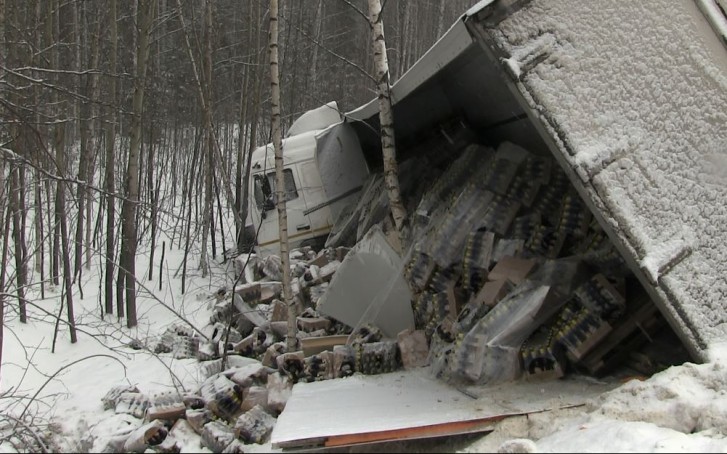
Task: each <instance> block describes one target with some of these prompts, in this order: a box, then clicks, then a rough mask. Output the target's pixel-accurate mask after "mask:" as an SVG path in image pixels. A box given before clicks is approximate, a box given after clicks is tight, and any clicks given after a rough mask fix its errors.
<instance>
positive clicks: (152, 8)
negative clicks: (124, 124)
mask: <svg viewBox="0 0 727 454" xmlns="http://www.w3.org/2000/svg"><path fill="white" fill-rule="evenodd" d="M155 12H156V0H138V3H137V23H138V24H139V25H138V32H137V48H136V68H135V69H136V73H135V77H134V98H133V101H132V118H131V142H130V145H129V161H128V166H127V169H126V181H125V186H126V197H125V198H124V202H123V205H122V209H121V222H122V243H121V258H120V260H119V281H121V282H123V283H124V284H125V285H124V290H125V292H126V316H127V320H126V325H127V326H128V327H129V328H131V327H134V326H136V324H137V319H136V275H135V273H136V248H137V233H136V210H137V205H138V203H139V154H140V148H141V132H142V122H141V117H142V111H143V107H144V90H145V82H146V68H147V62H148V59H149V41H150V35H151V28H152V22H153V20H154V13H155ZM119 315H120V314H119Z"/></svg>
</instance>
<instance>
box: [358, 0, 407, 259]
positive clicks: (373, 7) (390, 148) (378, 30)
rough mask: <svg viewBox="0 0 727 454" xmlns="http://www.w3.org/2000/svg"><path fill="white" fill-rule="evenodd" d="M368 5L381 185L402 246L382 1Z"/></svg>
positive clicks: (401, 210)
mask: <svg viewBox="0 0 727 454" xmlns="http://www.w3.org/2000/svg"><path fill="white" fill-rule="evenodd" d="M368 6H369V16H368V17H369V22H370V23H371V27H372V32H373V33H372V39H373V51H374V73H375V74H374V77H375V79H376V86H377V90H378V93H379V123H380V125H381V152H382V154H383V159H384V184H385V187H386V192H387V194H388V196H389V207H390V209H391V215H392V217H393V219H394V224H395V225H396V230H397V232H398V234H399V240H400V242H401V244H402V246H403V245H404V241H405V236H406V232H405V229H406V225H407V214H406V209H405V208H404V203H403V202H402V199H401V190H400V189H399V169H398V164H397V162H396V144H395V136H394V113H393V110H392V108H391V83H390V80H389V63H388V58H387V55H386V40H385V39H384V23H383V21H382V19H381V2H380V1H379V0H368Z"/></svg>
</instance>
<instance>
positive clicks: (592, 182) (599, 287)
mask: <svg viewBox="0 0 727 454" xmlns="http://www.w3.org/2000/svg"><path fill="white" fill-rule="evenodd" d="M709 3H710V2H709V1H699V2H680V3H679V4H678V5H675V4H673V3H671V2H665V1H658V0H651V1H645V2H639V4H638V5H636V4H629V5H623V6H615V7H613V8H603V5H601V4H599V3H598V2H569V1H566V0H561V1H549V2H545V1H536V0H533V1H482V2H480V3H478V4H477V5H476V6H474V7H473V8H472V9H470V10H469V11H468V12H467V13H465V14H464V15H463V16H462V17H461V19H460V20H459V21H457V22H456V23H455V24H454V25H453V26H452V27H451V28H450V29H449V31H448V32H447V33H446V34H445V35H444V36H443V37H442V38H441V39H440V40H439V41H438V42H437V43H436V44H435V45H434V46H433V47H432V48H431V49H430V50H429V51H428V52H427V53H426V54H425V55H424V56H423V57H422V58H421V59H420V60H419V61H418V62H417V63H416V64H415V65H414V66H413V67H412V68H411V69H410V70H409V71H408V72H407V73H406V74H404V76H402V78H401V79H400V80H398V81H397V82H396V84H395V85H394V86H393V91H392V93H393V99H394V100H395V105H394V118H395V127H396V138H397V153H398V159H399V161H400V179H401V185H402V190H403V193H404V196H405V202H406V203H407V208H408V212H409V216H410V235H409V237H408V240H407V241H406V242H405V244H398V243H397V238H396V235H393V234H391V232H390V231H389V232H388V234H387V227H386V226H387V219H386V217H387V215H386V212H387V210H386V195H385V191H384V190H383V187H382V178H381V174H380V170H381V158H380V155H381V154H380V141H379V137H378V136H377V135H376V133H375V132H376V131H378V115H377V113H378V111H377V103H376V101H375V100H374V101H372V102H370V103H369V104H366V105H364V106H362V107H360V108H358V109H356V110H354V111H351V112H348V113H346V114H345V116H344V117H345V119H344V120H343V121H344V123H348V124H350V125H351V126H352V128H353V129H354V131H355V132H356V135H357V137H358V139H359V141H360V143H361V149H362V151H363V153H364V155H365V157H366V160H367V162H368V165H369V167H370V168H371V169H372V173H371V178H370V179H369V180H368V183H367V184H366V185H365V186H364V189H363V190H362V192H361V195H360V197H359V199H358V203H357V205H355V206H353V207H351V208H350V209H348V210H344V211H343V212H342V213H341V216H340V217H339V219H338V221H337V222H336V224H335V226H334V227H333V231H332V232H331V234H330V235H329V238H328V242H327V245H328V246H337V245H348V246H353V245H354V244H355V245H356V246H354V247H353V249H352V251H351V252H352V253H350V254H349V255H348V256H347V259H346V260H347V261H348V262H349V266H348V267H349V268H351V270H352V271H350V272H348V273H347V272H346V268H347V266H346V265H347V263H346V261H344V263H343V264H342V266H341V268H340V269H339V271H338V272H337V273H336V275H335V276H334V278H333V280H332V281H331V287H330V288H329V290H328V292H327V293H326V294H325V295H323V297H322V298H321V300H320V301H319V302H318V309H319V311H320V312H321V313H323V314H325V315H328V316H331V317H333V318H336V319H338V320H341V321H344V322H345V323H347V324H349V325H350V326H352V327H353V328H360V327H361V326H364V325H367V324H371V325H374V326H377V327H379V328H381V329H382V330H383V331H384V334H385V335H387V336H389V337H395V336H396V334H397V333H396V332H397V331H399V330H404V329H409V330H413V329H416V330H423V331H424V332H425V333H426V338H427V342H428V344H429V348H430V349H431V351H430V362H431V365H432V367H433V368H434V369H435V370H436V371H437V373H438V374H439V375H440V376H446V377H448V378H452V379H455V378H461V379H467V380H469V381H476V382H489V381H496V380H501V379H506V378H515V377H519V376H521V375H522V374H529V375H538V374H543V373H546V374H554V375H556V376H561V375H562V374H563V373H564V370H566V369H570V368H572V367H575V368H577V369H579V370H585V371H586V372H589V373H592V374H599V373H603V372H606V371H608V370H609V368H610V367H611V366H614V365H616V364H618V362H619V361H621V362H622V361H624V360H626V359H630V360H632V361H633V360H634V359H635V357H636V356H635V355H634V354H633V353H632V352H633V351H634V350H635V349H636V348H642V347H643V346H644V345H645V344H649V343H653V341H654V339H655V338H656V337H657V336H660V335H661V334H663V333H667V334H668V335H674V334H675V335H676V339H677V342H676V343H674V344H666V345H669V346H667V347H664V346H663V345H662V346H660V347H659V348H660V349H661V353H660V355H659V354H652V355H651V356H648V355H647V356H643V355H642V356H641V358H642V359H643V360H644V361H646V362H649V361H651V362H652V363H653V362H656V361H657V360H658V361H664V362H665V363H664V364H668V363H669V362H670V361H675V362H676V361H683V360H684V358H690V359H692V360H695V361H697V362H703V361H707V360H709V350H710V347H712V346H715V345H716V344H719V343H721V342H723V341H724V340H725V339H727V324H726V323H725V321H726V317H727V315H725V314H727V311H726V310H725V309H726V306H727V278H725V276H727V273H725V271H727V270H726V269H725V268H727V262H726V261H725V256H726V255H725V253H727V249H726V248H725V243H726V242H725V240H726V239H727V238H726V237H727V222H726V220H725V215H726V214H727V211H726V209H725V207H724V204H723V201H724V200H725V197H726V196H727V151H726V150H727V130H725V128H724V124H725V120H727V117H726V115H727V112H726V111H725V109H724V106H725V105H727V48H726V46H725V38H724V36H723V32H722V31H721V30H724V28H723V25H722V26H721V27H722V28H720V25H719V24H724V23H725V18H724V16H720V14H721V12H722V10H720V9H719V8H712V7H711V6H716V5H717V4H716V3H715V4H714V5H711V6H710V4H709ZM712 3H714V2H712ZM377 170H378V171H377ZM389 225H390V224H389ZM381 226H383V227H382V228H378V227H381ZM374 227H377V228H378V233H372V232H373V231H374V230H376V229H374ZM357 252H358V254H357ZM382 254H383V256H384V258H383V259H380V258H379V259H372V258H371V257H376V256H377V255H379V256H380V255H382ZM357 255H358V258H357ZM367 261H368V262H367ZM367 263H368V264H369V265H370V266H368V269H370V270H371V271H370V272H366V271H363V270H365V269H366V268H367V265H366V264H367ZM387 267H388V268H387ZM347 276H348V277H347ZM352 285H353V286H355V289H356V290H355V291H347V290H346V289H347V288H349V289H350V288H351V286H352ZM402 300H403V302H402ZM407 305H410V307H411V310H410V312H407V310H406V306H407ZM665 348H667V349H673V350H671V351H669V350H666V351H665V350H664V349H665ZM680 350H684V352H683V353H685V354H684V355H682V352H681V351H680ZM659 357H660V358H659ZM652 365H653V364H652Z"/></svg>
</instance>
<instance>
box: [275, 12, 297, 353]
mask: <svg viewBox="0 0 727 454" xmlns="http://www.w3.org/2000/svg"><path fill="white" fill-rule="evenodd" d="M269 43H270V44H269V46H270V111H271V115H270V122H271V125H272V132H273V147H274V149H275V178H276V183H275V197H276V198H277V201H276V206H277V211H278V228H279V231H280V259H281V261H282V262H283V298H284V299H285V304H286V306H287V307H288V339H287V347H288V351H294V350H296V349H297V346H298V340H297V324H296V319H297V317H298V314H297V313H296V310H295V304H294V301H293V295H292V289H291V286H290V254H289V251H288V213H287V211H286V207H285V175H284V174H283V164H284V162H283V135H282V131H281V126H280V74H279V70H278V0H270V32H269Z"/></svg>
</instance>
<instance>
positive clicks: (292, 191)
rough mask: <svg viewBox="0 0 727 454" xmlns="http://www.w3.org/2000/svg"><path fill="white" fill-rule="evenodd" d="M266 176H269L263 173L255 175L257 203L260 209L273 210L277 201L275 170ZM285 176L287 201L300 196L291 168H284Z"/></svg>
mask: <svg viewBox="0 0 727 454" xmlns="http://www.w3.org/2000/svg"><path fill="white" fill-rule="evenodd" d="M266 176H267V178H265V177H264V176H263V175H262V174H257V175H253V179H254V182H255V183H254V186H255V187H254V196H255V205H256V206H257V207H258V209H259V210H260V211H269V210H272V209H273V208H275V204H276V202H277V199H276V196H275V190H276V184H275V172H270V173H268V174H267V175H266ZM283 177H284V178H285V201H286V202H287V201H289V200H293V199H295V198H297V197H298V188H297V187H296V185H295V179H294V178H293V171H292V170H291V169H284V170H283Z"/></svg>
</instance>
